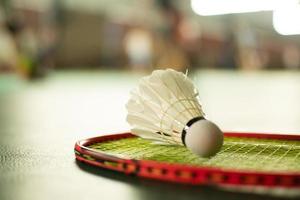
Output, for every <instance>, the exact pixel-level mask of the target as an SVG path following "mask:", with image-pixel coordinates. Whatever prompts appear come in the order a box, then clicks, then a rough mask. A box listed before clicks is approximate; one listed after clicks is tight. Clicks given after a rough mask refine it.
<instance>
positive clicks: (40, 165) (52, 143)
mask: <svg viewBox="0 0 300 200" xmlns="http://www.w3.org/2000/svg"><path fill="white" fill-rule="evenodd" d="M240 2H243V3H237V2H236V1H234V0H230V1H224V2H219V1H217V0H210V1H208V0H187V1H180V0H140V1H133V0H128V1H117V0H86V1H79V0H73V1H72V0H39V1H35V0H3V1H0V199H1V200H9V199H23V200H27V199H28V200H29V199H30V200H34V199H55V198H56V199H71V198H72V199H96V198H102V199H220V198H224V199H266V198H270V199H273V198H274V199H276V198H277V197H275V196H273V195H268V196H265V195H264V194H254V193H249V192H248V193H247V192H235V191H225V190H219V189H217V188H214V187H207V186H203V187H200V186H199V187H195V186H186V185H180V184H170V183H163V182H162V183H161V182H155V181H151V180H142V179H138V178H136V177H127V176H125V175H122V174H115V173H114V172H111V171H108V170H104V169H95V168H93V167H90V166H87V165H84V164H82V163H77V162H76V161H75V158H74V153H73V147H74V144H75V142H76V141H77V140H79V139H83V138H89V137H95V136H100V135H106V134H112V133H122V132H126V131H128V130H129V129H130V127H129V125H128V124H127V122H126V120H125V118H126V109H125V104H126V102H127V101H128V98H129V92H130V90H131V89H132V88H133V87H135V86H136V84H137V83H138V80H139V78H141V77H142V76H144V75H148V74H149V73H151V71H152V70H155V69H166V68H173V69H176V70H178V71H182V72H184V73H186V72H187V73H188V76H189V77H190V78H191V79H192V80H193V81H194V82H195V84H196V86H197V87H198V89H199V94H200V95H199V96H200V100H201V103H202V105H203V109H204V112H205V113H206V116H207V118H208V119H211V120H213V121H214V122H216V124H218V125H219V126H220V128H221V129H222V130H224V131H243V132H259V133H266V134H267V133H280V134H293V135H298V134H300V123H299V122H300V106H299V102H300V35H299V34H300V29H299V27H300V24H299V22H300V14H299V13H300V4H299V2H298V1H292V0H290V1H280V0H278V1H269V0H263V1H257V0H255V1H254V0H252V1H250V0H243V1H240ZM286 196H288V194H287V195H281V198H282V197H286Z"/></svg>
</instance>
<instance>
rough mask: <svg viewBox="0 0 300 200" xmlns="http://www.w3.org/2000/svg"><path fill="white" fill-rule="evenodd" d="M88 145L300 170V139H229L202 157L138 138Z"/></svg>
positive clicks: (211, 163)
mask: <svg viewBox="0 0 300 200" xmlns="http://www.w3.org/2000/svg"><path fill="white" fill-rule="evenodd" d="M89 147H90V148H92V149H94V150H100V151H104V152H106V153H109V154H112V155H123V156H125V157H128V158H129V159H137V160H154V161H159V162H169V163H180V164H186V165H196V166H208V167H222V168H231V169H239V170H240V169H242V170H262V171H278V170H285V171H297V170H298V171H299V170H300V141H287V140H267V139H266V140H262V139H255V138H251V139H241V138H226V139H225V142H224V146H223V149H222V150H221V151H220V152H219V153H218V154H217V155H216V156H214V157H212V158H200V157H198V156H196V155H194V154H192V153H191V152H190V151H189V150H187V149H186V148H184V147H182V146H176V145H164V144H157V143H155V142H152V141H148V140H144V139H141V138H135V137H134V138H125V139H121V140H113V141H106V142H101V143H96V144H93V145H91V146H89Z"/></svg>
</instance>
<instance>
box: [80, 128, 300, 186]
mask: <svg viewBox="0 0 300 200" xmlns="http://www.w3.org/2000/svg"><path fill="white" fill-rule="evenodd" d="M224 138H225V141H224V146H226V145H227V144H229V143H230V141H231V140H236V141H240V143H241V145H243V142H245V143H246V144H247V145H249V141H252V142H257V141H259V142H262V146H260V148H261V150H260V151H263V149H264V148H265V149H267V150H269V149H271V150H272V151H270V152H269V154H270V156H269V157H270V158H269V159H271V160H269V161H272V155H273V156H274V152H278V151H279V150H280V149H281V148H283V150H284V152H281V154H280V156H279V157H276V159H277V160H278V159H280V158H281V157H282V159H283V158H284V159H285V157H284V156H287V155H288V154H289V152H292V153H293V155H292V156H291V157H292V158H295V165H296V166H295V167H294V168H284V167H283V168H282V169H281V168H279V169H276V170H274V168H273V169H272V168H271V169H269V170H267V169H262V170H261V169H256V168H251V167H250V168H247V167H244V168H239V167H228V166H226V165H224V164H223V165H217V164H215V165H214V164H211V165H203V164H200V165H199V164H194V163H192V164H191V163H189V162H170V161H169V160H168V157H167V158H163V159H155V156H154V157H151V158H150V159H149V157H148V158H147V157H143V156H142V157H138V156H136V157H135V156H133V155H131V154H129V153H128V152H126V151H124V148H123V149H121V148H120V146H118V144H119V145H120V144H123V143H124V144H126V145H129V146H132V145H133V144H134V143H132V142H137V141H138V142H145V144H149V143H148V142H149V141H146V140H144V139H141V138H137V137H136V136H134V135H132V134H131V133H121V134H113V135H105V136H100V137H94V138H89V139H85V140H80V141H78V142H76V144H75V156H76V159H77V160H78V161H82V162H84V163H87V164H90V165H93V166H97V167H101V168H105V169H110V170H114V171H118V172H121V173H125V174H131V175H136V176H139V177H143V178H150V179H156V180H161V181H170V182H176V183H184V184H192V185H213V186H220V187H223V188H240V189H247V188H248V189H249V188H252V189H253V188H259V190H261V188H263V189H264V190H265V189H270V190H271V189H278V188H283V189H296V190H298V189H300V171H299V170H298V169H300V135H280V134H260V133H243V132H225V133H224ZM135 140H136V141H135ZM122 142H123V143H122ZM130 142H131V143H130ZM247 142H248V143H247ZM108 144H109V145H110V148H108V149H107V148H105V145H108ZM135 144H138V143H135ZM145 144H143V145H144V146H142V147H143V148H141V147H139V152H140V153H141V152H143V151H144V149H145ZM250 144H252V143H251V142H250ZM272 144H273V146H272ZM283 144H287V145H286V146H283V147H282V146H280V145H283ZM291 144H292V145H291ZM101 145H102V147H101ZM151 145H156V146H159V145H157V144H151ZM247 145H246V146H247ZM263 145H264V146H263ZM276 145H277V146H276ZM137 146H138V145H137ZM156 146H155V147H154V149H155V148H156ZM95 147H99V148H95ZM100 147H101V148H100ZM266 147H268V148H266ZM132 148H136V147H134V146H133V147H132ZM149 148H153V146H152V147H149ZM160 148H162V149H163V150H164V149H170V147H169V146H165V147H161V146H160ZM172 148H173V149H174V148H176V149H178V148H184V147H172ZM238 148H239V147H238ZM249 148H250V149H253V151H254V150H255V144H252V146H250V147H249ZM249 148H248V150H249ZM284 148H285V149H284ZM125 149H126V148H125ZM136 149H137V148H136ZM229 149H230V148H229ZM242 149H243V148H242ZM276 149H277V150H276ZM182 151H187V150H185V149H183V150H182ZM264 151H266V150H264ZM222 152H223V154H222ZM295 152H296V153H295ZM154 153H155V152H154ZM185 153H186V152H185ZM248 153H249V152H248ZM258 153H259V151H258ZM265 153H266V154H268V151H267V152H265ZM165 154H166V153H165ZM190 154H192V153H190ZM160 155H162V154H161V153H160ZM226 155H227V159H230V157H229V156H228V155H231V156H232V157H233V158H234V157H238V156H241V155H240V154H238V151H237V150H236V149H232V152H230V151H229V153H228V152H227V154H225V151H224V149H223V150H222V151H221V152H220V153H219V154H217V156H219V157H221V158H222V156H223V157H224V156H225V158H226ZM243 155H244V157H241V158H242V159H244V158H245V159H246V158H247V156H248V155H247V154H243ZM253 155H254V156H255V154H252V155H251V156H252V157H253ZM298 155H299V156H298ZM192 156H193V155H192ZM169 158H170V157H169ZM266 158H268V156H267V155H266ZM288 158H290V157H288ZM199 159H200V158H199ZM210 159H215V158H210ZM242 159H241V160H240V163H242ZM229 161H230V160H229ZM235 161H237V160H235ZM269 161H268V162H266V165H267V164H268V163H271V162H269ZM224 162H228V161H226V159H225V161H224ZM289 162H293V160H289ZM234 164H236V166H239V162H237V163H234ZM229 166H230V165H229ZM278 166H280V165H278ZM275 167H276V166H275Z"/></svg>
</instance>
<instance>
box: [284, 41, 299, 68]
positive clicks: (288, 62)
mask: <svg viewBox="0 0 300 200" xmlns="http://www.w3.org/2000/svg"><path fill="white" fill-rule="evenodd" d="M282 57H283V58H282V59H283V63H284V65H285V67H286V68H288V69H299V67H300V51H299V47H298V46H296V45H294V44H289V45H286V46H285V47H284V49H283V55H282Z"/></svg>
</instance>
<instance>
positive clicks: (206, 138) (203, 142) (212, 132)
mask: <svg viewBox="0 0 300 200" xmlns="http://www.w3.org/2000/svg"><path fill="white" fill-rule="evenodd" d="M184 143H185V145H186V147H187V148H188V149H189V150H191V151H192V152H193V153H195V154H197V155H199V156H201V157H210V156H213V155H215V154H216V153H217V152H219V151H220V149H221V147H222V145H223V132H222V131H221V130H220V128H219V127H218V126H217V125H215V124H214V123H213V122H211V121H209V120H205V119H203V120H198V121H196V122H194V123H193V124H192V125H191V126H190V127H189V128H188V129H187V130H186V134H185V138H184Z"/></svg>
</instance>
